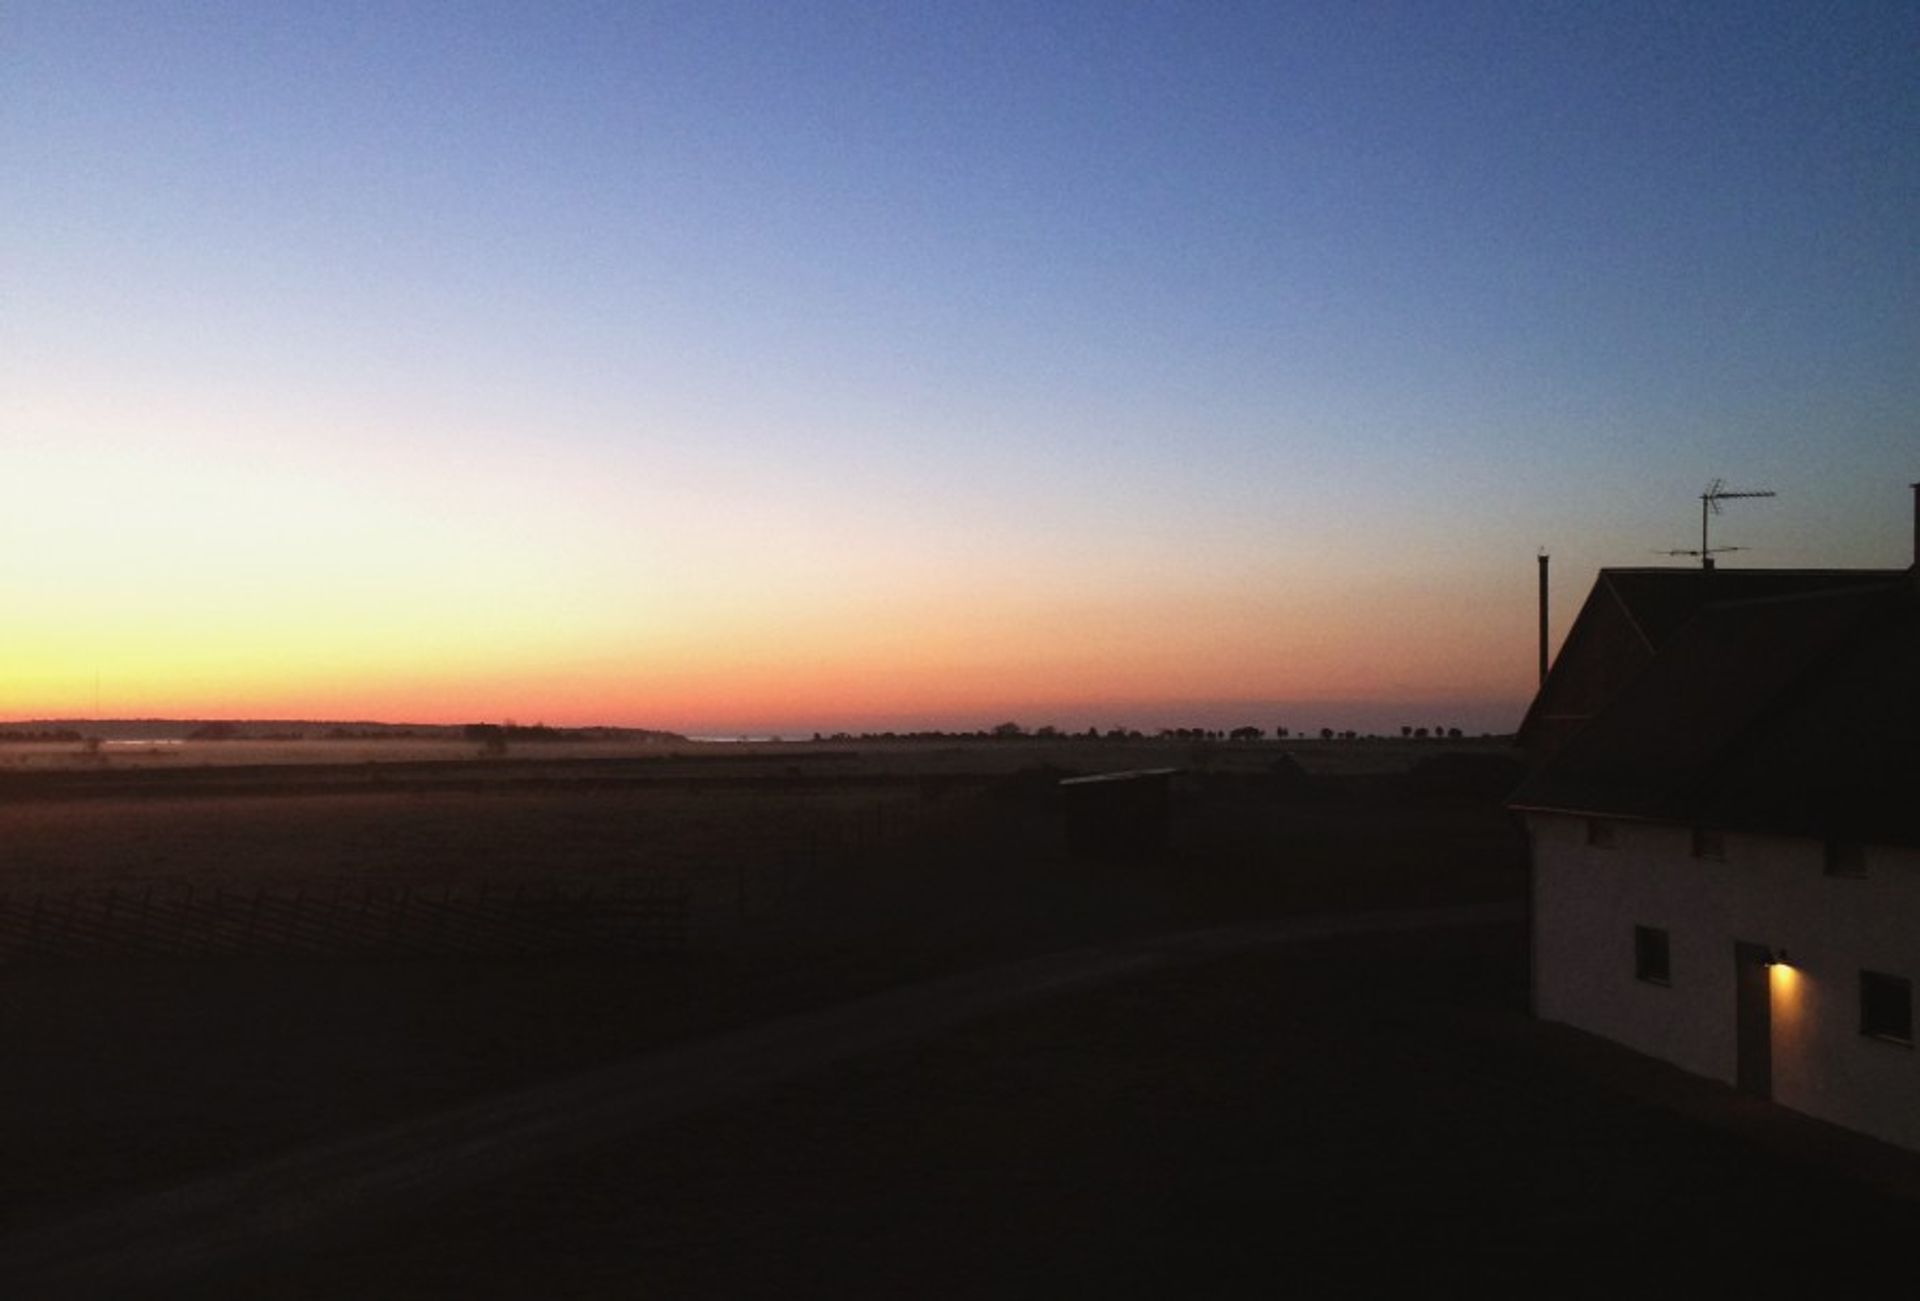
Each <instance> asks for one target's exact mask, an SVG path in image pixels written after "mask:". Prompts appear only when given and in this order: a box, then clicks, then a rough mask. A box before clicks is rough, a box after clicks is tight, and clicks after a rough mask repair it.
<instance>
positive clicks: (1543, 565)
mask: <svg viewBox="0 0 1920 1301" xmlns="http://www.w3.org/2000/svg"><path fill="white" fill-rule="evenodd" d="M1914 503H1915V504H1914V511H1915V518H1916V520H1920V484H1916V485H1915V487H1914ZM1546 680H1547V553H1546V552H1544V551H1542V552H1541V553H1540V681H1541V682H1543V683H1544V682H1545V681H1546Z"/></svg>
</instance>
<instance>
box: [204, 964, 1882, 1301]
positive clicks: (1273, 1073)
mask: <svg viewBox="0 0 1920 1301" xmlns="http://www.w3.org/2000/svg"><path fill="white" fill-rule="evenodd" d="M1524 973H1525V967H1524V936H1523V935H1522V934H1521V933H1520V932H1519V931H1518V930H1517V929H1516V928H1513V927H1511V926H1508V927H1501V928H1488V929H1482V930H1478V931H1470V932H1461V933H1454V934H1434V935H1428V936H1416V937H1408V936H1399V937H1393V938H1377V939H1364V940H1342V941H1337V942H1321V943H1317V944H1312V945H1307V946H1302V947H1297V948H1290V949H1285V950H1278V951H1269V952H1264V953H1250V954H1241V955H1236V956H1231V957H1226V958H1220V959H1214V960H1210V961H1207V962H1203V963H1199V964H1194V965H1190V966H1185V967H1180V968H1176V969H1174V970H1171V971H1161V972H1155V973H1152V974H1150V975H1147V976H1144V977H1139V978H1134V979H1130V980H1127V981H1123V982H1121V983H1118V984H1115V985H1111V986H1108V987H1105V988H1101V989H1098V990H1092V991H1087V992H1083V993H1079V994H1074V995H1069V996H1065V997H1061V998H1058V999H1054V1000H1049V1001H1044V1002H1040V1003H1036V1004H1035V1005H1033V1006H1030V1007H1026V1008H1021V1009H1018V1010H1014V1011H1009V1012H1004V1013H1001V1014H997V1015H995V1016H992V1017H990V1018H988V1019H986V1020H983V1021H980V1022H977V1023H975V1024H973V1025H971V1026H968V1027H965V1028H962V1029H959V1030H955V1031H951V1032H948V1033H946V1034H944V1035H942V1036H940V1037H938V1038H937V1039H934V1040H930V1041H927V1042H924V1043H922V1044H920V1045H918V1046H916V1047H912V1048H905V1049H898V1050H893V1051H887V1052H882V1053H879V1054H877V1055H874V1056H872V1057H870V1058H867V1059H865V1060H858V1061H850V1062H846V1063H843V1064H841V1065H839V1066H835V1067H830V1068H828V1069H825V1070H823V1071H821V1072H819V1073H817V1074H815V1075H812V1076H811V1077H808V1078H805V1079H802V1080H799V1081H796V1082H793V1083H789V1084H786V1085H782V1086H778V1087H775V1088H773V1089H772V1090H770V1091H768V1092H767V1093H765V1094H764V1095H763V1096H759V1097H754V1098H751V1099H749V1100H746V1101H733V1102H729V1103H727V1104H726V1105H724V1106H720V1107H717V1108H715V1109H714V1110H713V1111H711V1112H709V1113H706V1114H696V1115H694V1116H691V1117H688V1118H684V1119H681V1120H676V1121H671V1122H668V1123H665V1124H662V1125H660V1126H659V1127H657V1128H655V1129H653V1130H651V1131H649V1132H645V1133H644V1134H642V1135H641V1136H640V1137H638V1138H634V1139H629V1140H626V1141H622V1142H619V1143H616V1144H613V1145H610V1146H609V1147H608V1148H607V1149H606V1150H605V1151H602V1152H598V1153H595V1154H592V1155H590V1156H586V1157H582V1158H575V1159H568V1160H565V1161H562V1162H559V1163H556V1164H552V1165H550V1166H547V1167H546V1168H542V1169H537V1170H533V1171H530V1172H528V1173H527V1174H526V1175H525V1176H524V1177H521V1178H517V1179H512V1180H503V1181H497V1182H495V1183H494V1184H492V1185H491V1186H487V1187H483V1188H479V1189H476V1190H473V1191H470V1192H468V1193H465V1194H463V1195H459V1196H456V1197H454V1198H452V1199H450V1200H448V1201H446V1202H444V1203H438V1204H431V1205H423V1206H420V1207H418V1208H417V1209H416V1210H414V1211H413V1212H411V1213H409V1214H407V1215H405V1216H403V1217H402V1218H400V1219H398V1220H396V1221H394V1222H392V1223H391V1224H389V1225H387V1226H386V1227H385V1228H384V1229H381V1230H379V1231H377V1232H374V1233H372V1234H371V1235H367V1236H363V1237H360V1238H358V1239H356V1240H350V1241H341V1242H336V1243H331V1244H328V1245H326V1246H325V1247H324V1249H309V1250H306V1251H303V1252H301V1253H299V1254H298V1255H297V1256H295V1257H292V1258H282V1259H276V1258H272V1257H268V1258H265V1259H262V1260H258V1261H255V1262H252V1263H251V1264H248V1265H245V1266H243V1267H237V1268H234V1269H231V1270H228V1271H226V1272H223V1273H219V1274H217V1275H215V1276H212V1277H198V1278H194V1279H193V1280H192V1281H191V1282H190V1283H188V1284H185V1285H183V1286H182V1287H181V1288H180V1289H179V1291H178V1293H177V1295H181V1296H232V1297H255V1296H274V1297H340V1296H388V1297H503V1298H505V1297H530V1296H542V1297H627V1296H663V1297H680V1296H698V1297H744V1296H772V1295H780V1296H791V1295H815V1296H835V1297H841V1296H873V1297H880V1296H901V1295H914V1296H978V1297H989V1296H991V1297H1000V1296H1062V1295H1088V1296H1189V1295H1193V1296H1223V1295H1224V1296H1252V1295H1260V1296H1267V1295H1306V1296H1315V1295H1377V1294H1379V1293H1380V1292H1382V1291H1385V1290H1387V1289H1392V1290H1394V1291H1400V1290H1406V1289H1414V1288H1417V1289H1419V1290H1420V1291H1422V1292H1425V1293H1429V1294H1431V1293H1434V1292H1436V1291H1437V1292H1439V1293H1440V1294H1443V1295H1452V1294H1458V1293H1463V1292H1466V1291H1467V1290H1469V1289H1471V1290H1473V1291H1476V1292H1477V1291H1482V1290H1485V1289H1489V1288H1491V1289H1494V1290H1495V1291H1498V1292H1504V1291H1509V1290H1511V1291H1516V1292H1517V1291H1520V1290H1522V1289H1524V1290H1526V1291H1527V1292H1530V1293H1536V1294H1544V1295H1553V1296H1565V1295H1585V1296H1613V1295H1618V1294H1620V1293H1622V1292H1625V1291H1633V1292H1635V1293H1638V1294H1642V1295H1646V1294H1652V1295H1678V1294H1680V1293H1682V1292H1690V1293H1694V1294H1698V1293H1699V1292H1701V1291H1702V1290H1705V1291H1707V1292H1709V1293H1710V1294H1714V1295H1721V1294H1725V1293H1726V1292H1728V1291H1730V1290H1732V1289H1733V1288H1735V1287H1753V1288H1766V1289H1768V1290H1770V1291H1777V1290H1780V1289H1783V1288H1784V1289H1785V1290H1787V1291H1788V1292H1789V1293H1790V1294H1792V1293H1799V1292H1802V1291H1807V1292H1812V1291H1815V1290H1817V1291H1819V1292H1820V1293H1823V1294H1830V1293H1832V1292H1834V1291H1836V1290H1837V1291H1840V1292H1846V1291H1848V1290H1853V1289H1855V1288H1863V1287H1864V1286H1865V1285H1866V1284H1867V1283H1868V1282H1870V1281H1872V1280H1873V1279H1874V1270H1875V1269H1876V1268H1878V1267H1880V1266H1884V1265H1886V1264H1888V1263H1889V1262H1894V1261H1904V1259H1905V1256H1906V1254H1907V1249H1908V1244H1909V1243H1910V1235H1911V1232H1912V1230H1913V1228H1914V1226H1915V1225H1916V1223H1920V1221H1917V1220H1916V1210H1917V1209H1920V1205H1917V1204H1916V1203H1915V1202H1914V1201H1912V1200H1909V1199H1907V1198H1904V1197H1902V1196H1900V1195H1898V1194H1895V1193H1889V1192H1885V1191H1880V1190H1877V1189H1876V1188H1875V1187H1873V1186H1871V1185H1870V1184H1869V1183H1867V1182H1864V1181H1862V1180H1860V1179H1856V1178H1853V1177H1850V1176H1849V1175H1848V1174H1846V1173H1844V1172H1843V1170H1842V1171H1836V1170H1835V1169H1834V1168H1831V1167H1830V1165H1829V1164H1828V1163H1827V1158H1828V1157H1830V1156H1833V1155H1834V1154H1835V1153H1840V1154H1844V1151H1845V1147H1846V1136H1843V1135H1839V1134H1837V1133H1836V1132H1834V1131H1831V1130H1828V1129H1827V1128H1826V1127H1824V1126H1819V1125H1817V1124H1813V1123H1812V1122H1804V1121H1802V1120H1800V1119H1799V1118H1795V1117H1791V1116H1787V1115H1785V1114H1784V1113H1779V1112H1777V1111H1776V1110H1775V1109H1772V1108H1766V1107H1759V1108H1755V1107H1752V1106H1750V1105H1746V1104H1743V1103H1742V1102H1741V1100H1739V1099H1736V1098H1734V1097H1733V1096H1732V1095H1731V1094H1728V1093H1726V1091H1724V1090H1721V1089H1719V1088H1718V1087H1717V1086H1712V1085H1707V1084H1705V1083H1703V1082H1699V1081H1693V1080H1690V1079H1686V1078H1685V1077H1681V1076H1679V1075H1678V1073H1677V1072H1664V1071H1660V1070H1656V1071H1655V1072H1654V1073H1653V1076H1652V1077H1651V1078H1652V1079H1653V1086H1652V1088H1653V1092H1654V1094H1656V1095H1659V1096H1656V1097H1654V1098H1653V1100H1652V1101H1649V1098H1648V1096H1647V1087H1646V1084H1645V1081H1646V1078H1647V1076H1646V1072H1647V1068H1648V1063H1646V1062H1645V1060H1644V1059H1637V1058H1633V1057H1632V1055H1631V1054H1625V1053H1623V1052H1620V1051H1619V1050H1614V1049H1611V1048H1608V1047H1605V1046H1603V1045H1599V1044H1597V1043H1596V1042H1595V1041H1592V1040H1590V1039H1587V1038H1586V1037H1585V1036H1580V1035H1575V1034H1573V1033H1571V1032H1566V1031H1560V1030H1556V1029H1555V1028H1554V1027H1546V1026H1541V1025H1538V1024H1536V1023H1534V1022H1532V1021H1530V1020H1529V1019H1528V1018H1527V1017H1526V1016H1525V1015H1524V1011H1523V1008H1524ZM1623 1081H1625V1082H1626V1083H1624V1084H1623ZM1635 1081H1638V1083H1637V1084H1636V1083H1634V1082H1635ZM1676 1098H1677V1099H1681V1100H1682V1102H1683V1103H1684V1105H1682V1106H1681V1107H1680V1108H1679V1109H1678V1110H1676V1109H1674V1107H1673V1105H1672V1100H1673V1099H1676ZM1701 1115H1704V1116H1706V1117H1707V1118H1708V1121H1709V1123H1702V1121H1701V1120H1699V1119H1698V1118H1697V1117H1698V1116H1701ZM1809 1156H1811V1158H1812V1159H1811V1160H1810V1159H1809ZM1842 1167H1843V1168H1844V1162H1842Z"/></svg>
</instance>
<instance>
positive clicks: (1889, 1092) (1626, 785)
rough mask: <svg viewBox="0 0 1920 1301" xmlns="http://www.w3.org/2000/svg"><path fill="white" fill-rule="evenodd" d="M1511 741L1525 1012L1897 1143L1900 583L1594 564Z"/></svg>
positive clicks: (1913, 722)
mask: <svg viewBox="0 0 1920 1301" xmlns="http://www.w3.org/2000/svg"><path fill="white" fill-rule="evenodd" d="M1522 741H1523V743H1525V744H1526V745H1527V746H1528V747H1529V749H1530V750H1531V752H1532V753H1533V755H1534V757H1535V761H1536V762H1535V766H1534V769H1533V771H1532V773H1531V774H1530V776H1529V777H1528V779H1527V781H1526V782H1525V784H1524V785H1523V786H1522V787H1521V789H1520V790H1519V791H1518V792H1517V793H1516V794H1515V796H1514V799H1513V801H1512V804H1513V807H1514V808H1515V809H1516V810H1517V811H1519V812H1520V813H1521V814H1523V815H1524V817H1525V819H1526V822H1527V826H1528V830H1529V834H1530V837H1531V840H1532V845H1533V881H1532V889H1533V895H1532V913H1533V963H1534V1010H1535V1012H1536V1013H1537V1014H1538V1015H1539V1016H1541V1017H1542V1018H1545V1019H1548V1020H1553V1021H1561V1022H1566V1023H1567V1024H1570V1025H1574V1026H1578V1027H1580V1028H1582V1029H1585V1030H1589V1031H1592V1032H1593V1033H1596V1034H1600V1035H1604V1036H1605V1037H1607V1038H1609V1039H1614V1040H1617V1041H1618V1042H1620V1043H1623V1044H1626V1045H1628V1046H1629V1047H1632V1048H1635V1049H1638V1050H1640V1051H1642V1052H1645V1053H1649V1054H1652V1055H1653V1056H1656V1057H1661V1058H1664V1059H1666V1060H1668V1061H1671V1062H1673V1063H1675V1064H1676V1065H1678V1066H1680V1067H1683V1068H1684V1069H1686V1070H1689V1071H1693V1072H1696V1073H1698V1074H1700V1075H1705V1076H1710V1077H1713V1078H1716V1079H1721V1080H1725V1081H1727V1082H1728V1083H1730V1084H1734V1085H1736V1086H1737V1087H1739V1088H1741V1089H1743V1090H1746V1091H1749V1092H1752V1093H1755V1094H1758V1095H1760V1096H1763V1097H1771V1098H1773V1099H1774V1100H1775V1101H1777V1102H1779V1103H1782V1104H1783V1105H1785V1106H1788V1107H1792V1108H1794V1109H1795V1110H1798V1111H1802V1112H1806V1113H1807V1114H1809V1115H1813V1116H1818V1117H1820V1118H1822V1119H1825V1120H1829V1121H1833V1122H1835V1123H1837V1124H1840V1125H1845V1126H1847V1127H1849V1128H1852V1129H1856V1130H1860V1131H1862V1132H1865V1133H1868V1134H1871V1135H1874V1136H1875V1137H1878V1138H1881V1139H1884V1140H1886V1141H1888V1142H1892V1143H1897V1144H1900V1145H1902V1146H1904V1147H1908V1148H1913V1149H1920V1052H1916V1050H1915V1046H1914V1045H1915V1022H1914V998H1913V996H1914V985H1915V982H1916V981H1920V572H1917V571H1916V570H1905V571H1847V572H1843V573H1836V572H1833V571H1804V570H1793V571H1790V570H1744V571H1736V570H1714V569H1711V568H1709V569H1692V570H1678V569H1665V570H1609V571H1604V572H1603V573H1602V574H1601V575H1600V578H1599V580H1598V581H1597V582H1596V583H1595V585H1594V589H1593V592H1592V593H1591V594H1590V595H1589V596H1588V598H1587V602H1586V604H1585V606H1584V607H1583V608H1582V610H1581V613H1580V616H1579V618H1578V619H1577V620H1576V621H1575V624H1574V627H1573V629H1572V631H1571V632H1570V633H1569V635H1568V638H1567V642H1566V644H1565V646H1564V647H1563V648H1562V651H1561V654H1560V657H1559V660H1558V662H1556V663H1555V665H1554V666H1553V669H1552V671H1551V672H1550V673H1549V674H1548V676H1547V679H1546V681H1545V682H1544V683H1543V684H1542V686H1541V689H1540V694H1539V696H1538V697H1537V698H1536V700H1535V701H1534V705H1533V707H1532V709H1531V710H1529V712H1528V717H1527V721H1526V722H1525V723H1524V724H1523V726H1522Z"/></svg>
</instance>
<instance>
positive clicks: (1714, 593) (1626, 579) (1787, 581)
mask: <svg viewBox="0 0 1920 1301" xmlns="http://www.w3.org/2000/svg"><path fill="white" fill-rule="evenodd" d="M1902 572H1903V571H1901V570H1897V569H1718V568H1716V569H1701V568H1699V567H1698V566H1689V567H1687V568H1685V569H1675V568H1672V567H1670V566H1669V567H1664V568H1645V569H1603V570H1601V571H1600V581H1601V582H1602V583H1605V584H1606V585H1607V586H1608V587H1610V588H1611V589H1612V591H1613V594H1614V595H1615V596H1616V597H1618V598H1619V600H1620V603H1621V604H1622V605H1623V606H1625V607H1626V610H1627V614H1628V616H1629V617H1630V618H1631V619H1632V620H1633V622H1634V625H1635V626H1636V627H1637V628H1638V629H1639V630H1640V633H1641V635H1642V636H1643V637H1645V638H1646V640H1647V648H1648V649H1649V650H1656V651H1657V650H1659V649H1660V648H1661V647H1662V646H1664V645H1666V644H1667V642H1668V640H1669V639H1671V638H1672V637H1673V635H1674V634H1675V633H1677V632H1678V631H1680V629H1682V628H1683V627H1685V626H1686V625H1687V623H1688V621H1689V620H1691V619H1692V618H1693V616H1694V615H1695V614H1697V613H1698V612H1699V611H1700V609H1701V608H1702V607H1703V606H1706V605H1708V604H1711V603H1713V602H1717V601H1745V600H1757V599H1760V598H1763V597H1769V596H1792V595H1794V594H1795V593H1799V592H1824V591H1831V590H1833V589H1835V588H1842V587H1871V586H1873V585H1875V584H1882V583H1887V582H1889V581H1891V580H1893V579H1895V578H1898V577H1900V575H1901V573H1902Z"/></svg>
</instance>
